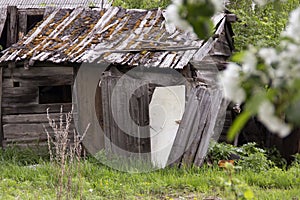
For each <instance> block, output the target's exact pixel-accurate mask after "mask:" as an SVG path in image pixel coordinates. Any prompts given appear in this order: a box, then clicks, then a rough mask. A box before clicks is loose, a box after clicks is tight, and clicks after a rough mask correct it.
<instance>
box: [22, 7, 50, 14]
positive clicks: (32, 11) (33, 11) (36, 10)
mask: <svg viewBox="0 0 300 200" xmlns="http://www.w3.org/2000/svg"><path fill="white" fill-rule="evenodd" d="M19 12H20V13H26V14H27V15H44V12H45V8H26V9H19Z"/></svg>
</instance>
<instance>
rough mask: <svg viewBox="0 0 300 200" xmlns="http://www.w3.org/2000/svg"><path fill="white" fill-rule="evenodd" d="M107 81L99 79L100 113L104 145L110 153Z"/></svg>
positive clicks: (103, 78)
mask: <svg viewBox="0 0 300 200" xmlns="http://www.w3.org/2000/svg"><path fill="white" fill-rule="evenodd" d="M108 91H109V90H108V80H107V77H106V76H103V77H102V79H101V92H102V95H101V97H102V107H103V108H102V112H103V131H104V136H105V137H104V145H105V150H106V151H107V152H111V151H112V150H111V148H112V147H111V138H110V117H109V116H110V112H109V110H107V109H108V108H110V97H111V94H110V93H109V92H108Z"/></svg>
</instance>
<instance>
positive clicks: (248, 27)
mask: <svg viewBox="0 0 300 200" xmlns="http://www.w3.org/2000/svg"><path fill="white" fill-rule="evenodd" d="M230 2H231V4H230V6H229V7H228V8H229V10H230V11H231V12H233V13H234V14H236V15H237V17H238V19H239V21H238V22H237V23H235V24H233V29H234V33H235V37H234V40H235V41H234V42H235V48H236V51H241V50H245V49H247V47H248V46H249V45H253V46H255V47H275V46H276V45H278V44H279V38H280V33H281V32H282V31H283V30H284V28H285V26H286V23H287V21H288V16H289V13H290V12H291V11H292V10H294V9H295V8H297V7H298V6H299V5H300V3H299V1H298V0H287V1H282V2H278V3H277V4H275V5H274V4H268V5H266V6H264V7H259V6H256V7H255V9H254V10H252V6H251V5H252V0H231V1H230Z"/></svg>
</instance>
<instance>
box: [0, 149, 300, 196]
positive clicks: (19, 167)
mask: <svg viewBox="0 0 300 200" xmlns="http://www.w3.org/2000/svg"><path fill="white" fill-rule="evenodd" d="M14 151H15V150H14ZM24 152H26V151H24ZM24 152H23V151H22V152H20V151H15V154H17V155H14V153H13V152H12V151H7V152H1V156H0V160H1V161H0V162H1V163H0V199H55V198H56V189H57V183H58V171H59V169H58V168H57V165H55V164H53V163H50V162H49V161H47V159H36V156H35V155H32V156H30V157H33V158H34V160H33V161H31V162H30V159H29V158H30V157H28V156H24V155H23V156H22V154H23V153H24ZM26 155H27V154H26ZM16 157H18V160H16ZM24 160H26V162H24ZM27 163H29V164H27ZM33 164H34V166H33V167H32V165H33ZM36 164H37V165H36ZM78 174H79V172H78V171H76V170H73V171H72V176H70V177H72V182H73V184H72V190H71V194H72V198H71V199H80V193H81V194H82V197H83V199H172V198H173V199H178V198H179V197H180V198H181V199H203V198H204V197H211V196H217V197H221V198H223V199H233V193H232V192H228V191H226V190H223V187H222V185H221V186H220V179H222V178H223V179H225V180H226V179H228V174H227V172H226V171H225V170H224V169H220V168H218V167H217V166H215V167H209V166H207V165H205V166H204V167H202V168H189V169H176V168H168V169H163V170H158V171H154V172H150V173H142V174H136V173H135V174H130V173H125V172H119V171H116V170H113V169H110V168H108V167H106V166H103V165H102V164H100V163H98V162H97V161H96V160H95V159H93V158H88V159H86V160H85V161H83V162H82V166H81V170H80V174H81V175H78ZM233 177H234V178H237V179H239V180H240V181H242V182H245V183H246V184H247V185H248V186H249V187H250V189H251V190H252V191H253V193H254V196H255V199H300V166H299V165H294V166H292V167H290V168H289V169H288V170H282V169H279V168H276V167H274V168H271V169H270V170H267V171H261V172H253V171H251V170H243V169H241V170H239V171H237V172H235V173H234V174H233ZM66 181H67V180H66ZM80 188H82V191H81V190H80ZM80 191H81V192H80ZM180 198H179V199H180Z"/></svg>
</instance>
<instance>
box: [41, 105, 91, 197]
mask: <svg viewBox="0 0 300 200" xmlns="http://www.w3.org/2000/svg"><path fill="white" fill-rule="evenodd" d="M72 111H73V110H71V111H70V112H68V113H67V114H63V107H61V109H60V117H59V123H58V124H57V123H56V121H55V120H54V119H52V118H51V116H50V114H49V108H48V109H47V118H48V122H49V125H50V127H51V128H52V130H53V132H54V137H51V135H50V133H49V131H48V130H47V129H46V127H45V126H44V129H45V131H46V133H47V138H48V151H49V155H50V162H52V163H54V164H55V166H57V167H58V169H59V170H58V173H59V174H58V186H57V187H58V188H57V191H56V198H57V199H58V200H60V199H62V197H63V195H64V194H65V195H66V198H67V199H70V198H71V193H72V188H74V184H77V186H76V187H77V188H76V189H75V191H79V196H80V199H82V185H81V155H82V150H83V148H82V145H81V143H82V140H83V138H84V137H85V134H86V132H87V129H88V127H89V125H88V127H87V129H86V130H85V132H84V133H83V134H82V136H81V135H80V134H79V133H77V132H76V130H73V131H72V130H71V128H70V127H71V124H72V119H73V118H72V115H73V112H72ZM72 133H73V135H72ZM74 171H75V172H76V175H75V178H74V177H73V175H74V173H73V172H74ZM76 178H77V179H76ZM74 180H75V181H74Z"/></svg>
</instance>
